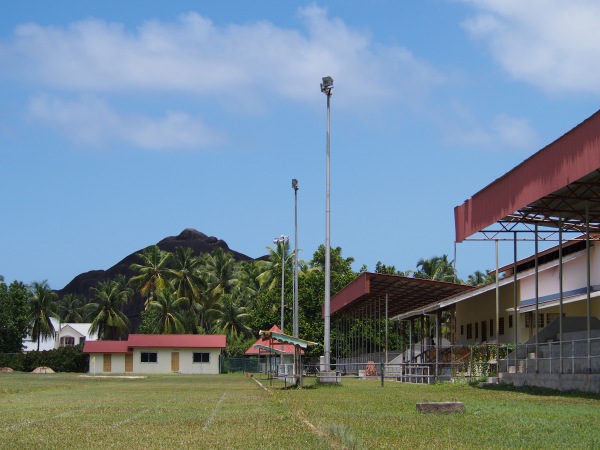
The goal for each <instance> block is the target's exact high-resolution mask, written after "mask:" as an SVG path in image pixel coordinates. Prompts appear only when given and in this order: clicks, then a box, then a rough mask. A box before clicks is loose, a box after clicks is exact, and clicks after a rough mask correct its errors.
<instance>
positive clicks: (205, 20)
mask: <svg viewBox="0 0 600 450" xmlns="http://www.w3.org/2000/svg"><path fill="white" fill-rule="evenodd" d="M598 23H600V4H598V3H597V2H596V1H593V0H589V1H588V0H585V1H584V0H573V1H571V2H564V1H560V0H544V1H542V0H530V1H528V2H522V1H520V0H423V1H418V2H417V1H412V2H399V1H397V0H369V1H366V0H365V1H358V0H340V1H323V2H300V1H281V0H277V1H275V0H273V1H261V2H248V1H246V0H239V1H227V2H213V1H201V0H196V1H186V0H180V1H177V2H164V1H152V0H145V1H141V0H140V1H136V0H130V1H128V2H117V1H112V0H104V1H102V2H81V1H76V0H56V1H54V2H47V1H43V0H33V1H28V2H12V3H11V4H10V5H8V3H7V4H6V5H3V6H0V167H1V170H2V177H0V191H1V192H2V221H1V222H0V223H1V233H0V274H2V275H4V277H5V279H6V280H7V281H12V280H14V279H17V280H20V281H23V282H26V283H29V282H31V281H41V280H44V279H47V280H48V281H49V283H50V285H51V287H52V288H55V289H60V288H62V287H63V286H64V285H65V284H66V283H68V282H69V281H70V280H71V279H72V278H73V277H75V276H76V275H78V274H79V273H82V272H85V271H88V270H94V269H107V268H109V267H111V266H112V265H113V264H115V263H117V262H118V261H119V260H120V259H122V258H123V257H124V256H126V255H128V254H129V253H131V252H134V251H136V250H139V249H141V248H143V247H145V246H147V245H151V244H153V243H156V242H157V241H159V240H160V239H162V238H164V237H166V236H172V235H177V234H179V233H180V232H181V231H182V230H183V229H184V228H188V227H191V228H195V229H197V230H199V231H202V232H204V233H206V234H208V235H214V236H216V237H218V238H220V239H223V240H225V241H226V242H227V243H228V244H229V246H230V247H231V248H232V249H235V250H237V251H240V252H242V253H245V254H247V255H249V256H251V257H258V256H261V255H263V254H266V253H267V250H266V247H267V246H272V245H273V243H272V241H273V238H274V237H275V236H278V235H280V234H287V235H290V236H292V235H293V226H294V203H293V201H294V196H293V190H292V188H291V179H292V178H297V179H298V180H299V186H300V189H299V191H298V213H299V219H298V225H299V244H300V245H299V246H300V248H301V254H300V257H301V258H302V259H305V260H310V259H311V256H312V253H313V252H314V251H315V250H316V248H317V246H318V245H319V244H321V243H324V240H325V129H326V128H325V125H326V98H325V96H324V95H323V94H322V93H321V92H320V89H319V83H320V80H321V77H323V76H325V75H330V76H332V77H333V78H334V80H335V88H334V95H333V97H332V100H331V244H332V245H333V246H341V247H342V249H343V254H344V256H347V257H348V256H352V257H354V258H355V260H356V264H355V268H356V269H358V268H360V267H361V266H362V265H363V264H365V265H366V266H367V267H368V269H370V270H374V267H375V264H376V263H377V261H382V262H383V263H385V264H388V265H394V266H396V268H398V269H402V270H409V269H415V266H416V263H417V261H418V260H419V259H420V258H430V257H433V256H436V255H442V254H448V255H449V257H450V259H452V258H453V257H454V216H453V209H454V207H455V206H457V205H459V204H461V203H462V202H463V201H464V200H465V199H467V198H469V197H470V196H471V195H473V194H474V193H476V192H477V191H479V190H480V189H482V188H484V187H485V186H486V185H488V184H489V183H491V182H492V181H493V180H495V179H496V178H497V177H499V176H501V175H502V174H504V173H505V172H506V171H508V170H510V169H511V168H512V167H514V166H515V165H517V164H519V163H520V162H521V161H523V160H524V159H526V158H527V157H529V156H530V155H531V154H533V153H535V152H536V151H538V150H539V149H541V148H542V147H544V146H545V145H547V144H549V143H550V142H552V141H553V140H555V139H556V138H558V137H560V136H561V135H562V134H564V133H565V132H567V131H568V130H570V129H571V128H572V127H574V126H575V125H577V124H578V123H580V122H581V121H582V120H584V119H585V118H587V117H588V116H589V115H591V114H592V113H594V112H595V111H596V110H597V108H598V106H597V103H598V98H599V97H600V83H598V78H599V77H598V72H599V65H600V62H599V61H600V44H599V43H600V36H598V35H599V34H600V31H599V28H598V26H597V24H598ZM500 253H501V254H500V262H501V264H502V263H507V262H510V261H511V260H512V250H511V249H510V248H509V249H506V251H504V250H503V249H501V252H500ZM521 256H526V255H521ZM494 265H495V256H494V248H493V245H492V244H490V243H481V242H478V243H475V242H468V243H463V244H459V245H458V247H457V268H458V272H459V276H461V277H463V278H466V277H467V276H468V274H470V273H473V272H474V271H475V270H485V269H489V268H492V267H494Z"/></svg>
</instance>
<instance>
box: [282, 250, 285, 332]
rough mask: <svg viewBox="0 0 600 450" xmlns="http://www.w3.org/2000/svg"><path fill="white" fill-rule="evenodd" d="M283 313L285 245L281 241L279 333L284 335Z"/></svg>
mask: <svg viewBox="0 0 600 450" xmlns="http://www.w3.org/2000/svg"><path fill="white" fill-rule="evenodd" d="M284 311H285V244H284V241H283V239H282V240H281V332H282V333H285V329H284V326H285V322H284V317H285V316H284Z"/></svg>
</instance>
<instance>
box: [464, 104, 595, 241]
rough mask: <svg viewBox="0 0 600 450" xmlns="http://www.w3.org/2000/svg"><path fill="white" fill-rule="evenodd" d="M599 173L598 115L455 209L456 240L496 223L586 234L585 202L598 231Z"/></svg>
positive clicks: (591, 220)
mask: <svg viewBox="0 0 600 450" xmlns="http://www.w3.org/2000/svg"><path fill="white" fill-rule="evenodd" d="M599 169H600V111H599V112H596V113H595V114H594V115H592V116H591V117H589V118H588V119H586V120H585V121H584V122H582V123H581V124H579V125H578V126H576V127H575V128H573V129H572V130H571V131H569V132H568V133H566V134H565V135H563V136H562V137H560V138H559V139H557V140H556V141H554V142H553V143H551V144H550V145H548V146H547V147H545V148H543V149H542V150H540V151H539V152H537V153H535V154H534V155H533V156H531V157H530V158H528V159H527V160H525V161H523V162H522V163H521V164H519V165H518V166H517V167H515V168H514V169H512V170H511V171H509V172H507V173H506V174H505V175H503V176H502V177H500V178H498V179H497V180H496V181H494V182H493V183H492V184H490V185H488V186H487V187H486V188H484V189H482V190H481V191H479V192H478V193H476V194H475V195H473V196H472V197H471V198H470V199H468V200H466V201H465V202H464V203H463V204H462V205H460V206H457V207H456V208H454V221H455V230H456V242H461V241H463V240H465V239H466V238H468V237H469V236H472V235H473V234H475V233H477V232H479V231H482V230H484V229H485V228H486V227H488V226H490V225H492V224H494V223H496V222H510V223H515V222H517V223H539V224H540V225H542V226H549V227H557V226H566V227H571V228H573V229H577V230H580V231H584V226H583V225H582V224H584V221H585V202H586V201H590V203H592V205H591V208H592V209H591V211H590V222H591V223H592V228H598V226H599V225H600V210H599V209H598V199H599V198H600V170H599ZM559 222H560V223H562V225H559ZM565 222H566V225H565Z"/></svg>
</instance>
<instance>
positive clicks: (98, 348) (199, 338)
mask: <svg viewBox="0 0 600 450" xmlns="http://www.w3.org/2000/svg"><path fill="white" fill-rule="evenodd" d="M226 340H227V339H226V336H225V335H224V334H130V335H129V338H128V339H127V340H126V341H86V343H85V345H84V346H83V353H129V352H130V351H131V350H132V349H133V348H142V347H143V348H225V347H226V346H227V342H226Z"/></svg>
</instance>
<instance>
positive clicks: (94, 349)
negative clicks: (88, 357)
mask: <svg viewBox="0 0 600 450" xmlns="http://www.w3.org/2000/svg"><path fill="white" fill-rule="evenodd" d="M83 353H130V350H129V346H128V345H127V341H86V342H85V344H84V345H83Z"/></svg>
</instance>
